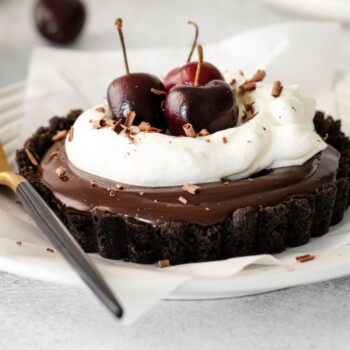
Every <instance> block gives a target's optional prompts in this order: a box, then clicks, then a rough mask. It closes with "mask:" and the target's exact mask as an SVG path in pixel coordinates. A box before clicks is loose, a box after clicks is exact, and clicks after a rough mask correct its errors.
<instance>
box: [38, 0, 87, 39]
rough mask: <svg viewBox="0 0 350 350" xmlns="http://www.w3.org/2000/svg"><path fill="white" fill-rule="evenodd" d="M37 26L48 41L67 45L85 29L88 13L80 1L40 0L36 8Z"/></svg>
mask: <svg viewBox="0 0 350 350" xmlns="http://www.w3.org/2000/svg"><path fill="white" fill-rule="evenodd" d="M34 18H35V24H36V27H37V29H38V31H39V32H40V33H41V34H42V35H43V37H45V38H46V39H48V40H50V41H52V42H54V43H57V44H66V43H70V42H72V41H73V40H75V39H76V38H77V37H78V35H79V34H80V32H81V30H82V29H83V26H84V23H85V18H86V11H85V6H84V4H83V3H82V2H81V1H80V0H39V1H37V3H36V5H35V8H34Z"/></svg>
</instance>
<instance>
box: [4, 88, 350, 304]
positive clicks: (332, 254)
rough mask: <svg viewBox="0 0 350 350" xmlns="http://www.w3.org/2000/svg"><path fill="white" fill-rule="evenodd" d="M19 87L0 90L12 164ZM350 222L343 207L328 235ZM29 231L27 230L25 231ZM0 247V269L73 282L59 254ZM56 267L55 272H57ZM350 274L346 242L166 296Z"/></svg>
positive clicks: (261, 288)
mask: <svg viewBox="0 0 350 350" xmlns="http://www.w3.org/2000/svg"><path fill="white" fill-rule="evenodd" d="M24 88H25V83H18V84H15V85H12V86H9V87H6V88H2V89H0V139H1V140H2V142H3V144H4V148H5V151H6V154H7V156H8V157H9V159H10V160H11V163H13V160H14V152H15V150H16V148H17V146H18V134H19V130H20V125H21V120H22V119H23V97H24ZM2 198H4V197H2ZM0 209H3V210H11V207H10V206H9V204H7V207H6V204H5V202H4V201H3V202H2V205H1V204H0ZM349 222H350V211H348V213H347V215H346V218H345V219H344V220H343V222H342V223H341V224H340V225H338V226H337V227H336V228H332V230H331V233H330V235H331V234H332V232H333V233H335V232H337V231H339V232H340V234H342V235H345V234H349V233H348V232H346V230H345V232H344V228H345V227H347V223H349ZM26 224H27V223H25V225H26ZM16 225H17V224H16ZM20 225H23V222H19V221H18V226H19V227H26V226H20ZM7 229H8V228H7V227H6V225H3V224H2V225H0V234H1V231H2V230H7ZM29 231H30V230H29V229H28V232H29ZM28 234H29V233H28ZM14 246H15V245H14V244H13V242H12V243H11V244H9V245H8V247H9V249H16V248H15V247H14ZM1 248H2V249H5V248H4V247H0V262H1V263H0V268H1V269H2V270H5V271H8V272H11V273H16V274H19V275H22V276H26V277H30V278H37V279H41V280H47V281H56V282H60V283H67V284H69V283H75V281H73V282H72V272H71V271H70V269H69V268H68V266H67V265H66V264H65V263H64V262H63V261H61V258H60V257H59V256H56V257H55V258H52V255H49V254H46V255H45V254H41V256H37V255H36V254H34V252H35V249H32V250H25V249H23V250H17V251H16V254H23V256H22V257H23V259H21V258H22V257H21V255H17V257H16V258H14V259H10V260H11V261H10V262H9V261H7V263H4V261H5V262H6V259H5V257H4V256H1V251H3V252H4V250H1ZM307 249H308V248H307ZM28 251H29V252H31V253H30V254H31V256H28ZM18 252H20V253H18ZM22 252H23V253H22ZM3 255H4V254H3ZM24 255H26V256H24ZM24 259H25V260H24ZM93 259H94V260H95V262H96V263H97V264H98V265H100V267H104V266H107V265H109V262H108V261H106V260H103V259H102V258H100V257H97V256H96V255H93ZM23 261H26V262H28V261H29V265H30V266H28V265H27V266H24V263H23ZM27 264H28V263H27ZM57 264H58V265H59V267H60V268H59V269H56V267H57V266H58V265H57ZM123 266H126V265H122V267H123ZM135 266H136V268H138V267H137V266H138V265H133V268H135ZM107 267H108V266H107ZM109 268H110V269H113V266H112V265H110V266H109ZM142 268H144V267H142ZM140 269H141V267H140ZM58 270H59V271H60V272H58ZM349 273H350V245H349V244H347V245H344V246H342V247H341V248H338V249H334V250H331V251H325V252H323V253H322V254H320V255H318V256H317V259H315V260H313V261H310V262H308V263H305V264H295V265H294V266H293V267H292V268H290V267H289V268H287V267H285V266H266V265H264V266H261V265H260V266H259V265H252V266H249V267H248V268H246V269H244V270H243V271H241V272H240V273H238V274H237V275H235V276H233V277H229V278H210V277H202V278H193V279H190V280H188V281H187V282H185V283H184V284H183V285H181V286H180V287H179V288H178V289H177V290H176V291H175V292H173V293H172V294H171V295H170V296H168V297H167V298H170V299H208V298H210V299H212V298H225V297H237V296H243V295H251V294H257V293H263V292H268V291H272V290H277V289H282V288H287V287H291V286H297V285H301V284H307V283H315V282H321V281H326V280H330V279H334V278H337V277H342V276H345V275H348V274H349ZM107 277H108V276H107ZM73 280H74V279H73Z"/></svg>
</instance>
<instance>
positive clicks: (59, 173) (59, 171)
mask: <svg viewBox="0 0 350 350" xmlns="http://www.w3.org/2000/svg"><path fill="white" fill-rule="evenodd" d="M55 173H56V175H57V176H58V177H59V178H60V179H62V178H64V177H65V176H66V169H65V168H63V167H59V168H57V169H56V170H55Z"/></svg>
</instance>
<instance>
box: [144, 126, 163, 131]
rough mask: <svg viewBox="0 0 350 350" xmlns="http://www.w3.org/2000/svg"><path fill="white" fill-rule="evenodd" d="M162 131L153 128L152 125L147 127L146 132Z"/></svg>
mask: <svg viewBox="0 0 350 350" xmlns="http://www.w3.org/2000/svg"><path fill="white" fill-rule="evenodd" d="M161 131H162V129H158V128H154V127H152V126H151V127H149V128H148V129H147V132H156V133H159V132H161Z"/></svg>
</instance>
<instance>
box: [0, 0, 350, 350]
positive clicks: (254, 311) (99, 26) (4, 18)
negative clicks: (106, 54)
mask: <svg viewBox="0 0 350 350" xmlns="http://www.w3.org/2000/svg"><path fill="white" fill-rule="evenodd" d="M85 2H86V3H87V4H88V7H89V13H90V16H89V21H88V25H87V26H86V30H85V32H84V35H83V36H82V37H81V39H80V40H79V41H78V42H77V43H75V44H74V45H72V46H70V47H69V48H70V49H83V50H109V49H113V48H114V47H119V46H118V45H119V43H118V40H117V35H116V33H115V30H114V28H113V20H114V18H115V17H123V18H124V19H125V27H126V29H125V30H126V33H125V36H126V38H127V39H126V40H127V45H128V47H137V46H154V45H157V46H161V45H169V44H173V45H175V46H176V45H177V46H181V45H184V44H189V43H190V42H191V40H192V34H191V32H190V31H189V29H188V27H187V25H186V20H188V19H194V20H196V21H198V23H199V24H200V25H201V34H200V35H201V42H202V43H204V44H205V43H210V42H213V41H215V40H217V39H219V38H222V37H225V36H227V35H231V34H233V33H237V32H239V31H242V30H246V29H249V28H253V27H256V26H261V25H266V24H271V23H277V22H281V21H286V20H293V19H297V17H295V16H293V15H291V14H288V13H283V12H279V11H277V10H274V9H271V8H268V7H265V6H263V5H262V4H261V3H260V2H259V1H257V0H220V1H218V0H217V1H204V0H191V1H189V0H172V1H171V2H170V1H164V0H148V1H141V0H133V1H131V0H118V1H117V0H114V1H113V0H100V1H98V0H89V1H85ZM32 5H33V1H31V0H0V86H4V85H6V84H9V83H13V82H16V81H19V80H22V79H25V76H26V70H27V66H28V61H29V57H30V49H31V47H33V46H37V45H47V43H45V42H44V41H43V40H42V39H41V38H40V37H39V36H38V35H37V33H36V32H35V30H34V28H33V24H32V15H31V10H32ZM140 28H142V30H140ZM349 37H350V32H349V29H344V33H343V36H342V48H341V55H340V59H339V68H348V69H349V68H350V46H349V45H347V43H348V42H349V41H348V40H349ZM349 273H350V271H349ZM349 295H350V277H347V278H342V279H338V280H334V281H330V282H325V283H320V284H315V285H310V286H302V287H296V288H290V289H288V290H283V291H278V292H273V293H268V294H263V295H258V296H250V297H244V298H238V299H227V300H212V301H181V302H180V301H161V302H159V303H158V304H157V305H156V306H155V307H154V308H153V309H152V310H150V311H149V312H148V313H147V314H146V315H144V316H143V317H142V318H141V319H140V320H139V321H137V322H136V323H135V324H134V325H132V326H128V327H125V326H121V325H119V324H118V322H116V321H115V320H114V319H112V317H111V316H110V315H109V314H108V313H107V312H105V310H104V308H103V307H102V306H101V305H100V304H99V303H98V302H97V301H96V300H95V298H94V297H93V296H92V295H91V294H90V292H89V291H88V290H86V289H85V288H81V289H78V288H72V287H66V286H62V285H56V284H51V283H44V282H38V281H33V280H29V279H25V278H21V277H18V276H14V275H10V274H7V273H2V272H0V349H1V350H10V349H11V350H12V349H16V350H17V349H20V350H31V349H33V350H34V349H35V350H41V349H50V350H54V349H69V350H71V349H72V350H75V349H79V350H80V349H83V350H85V349H87V350H89V349H94V350H96V349H103V350H109V349H123V350H127V349H154V350H156V349H168V350H171V349H176V350H178V349H199V348H201V349H202V350H206V349H214V348H217V349H231V348H232V349H233V348H235V349H269V350H270V349H281V350H282V349H348V348H349V343H350V331H349V329H350V316H349V315H350V299H349Z"/></svg>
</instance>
